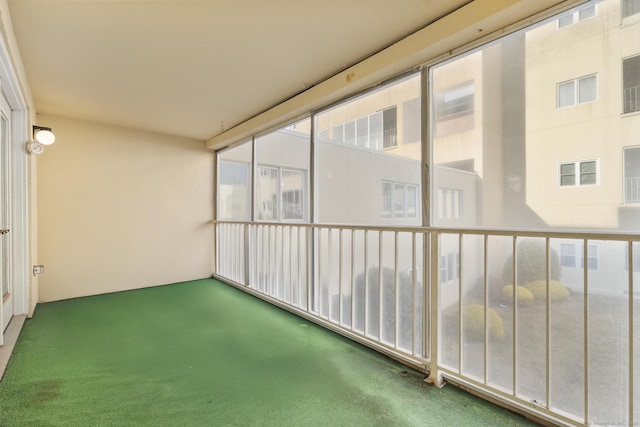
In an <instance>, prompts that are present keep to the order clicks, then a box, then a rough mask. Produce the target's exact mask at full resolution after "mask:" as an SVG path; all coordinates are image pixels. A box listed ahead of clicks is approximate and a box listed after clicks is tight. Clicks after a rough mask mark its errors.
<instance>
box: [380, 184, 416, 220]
mask: <svg viewBox="0 0 640 427" xmlns="http://www.w3.org/2000/svg"><path fill="white" fill-rule="evenodd" d="M398 188H401V191H402V197H403V200H402V208H401V209H396V208H397V206H396V189H398ZM409 189H412V190H413V197H412V199H413V205H414V206H415V209H413V211H410V210H409V205H410V204H411V203H410V202H409V198H410V196H411V194H410V193H411V192H410V191H409ZM419 190H420V187H419V186H418V184H409V183H405V182H397V181H390V180H386V179H383V180H382V197H381V200H382V208H381V212H382V214H381V217H382V218H383V219H417V218H418V206H420V204H419V200H418V198H419V197H420V191H419ZM387 191H389V192H390V198H389V197H387V194H386V192H387ZM387 200H390V205H389V209H387V206H386V201H387Z"/></svg>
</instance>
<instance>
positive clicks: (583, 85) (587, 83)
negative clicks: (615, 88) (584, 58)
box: [578, 76, 597, 103]
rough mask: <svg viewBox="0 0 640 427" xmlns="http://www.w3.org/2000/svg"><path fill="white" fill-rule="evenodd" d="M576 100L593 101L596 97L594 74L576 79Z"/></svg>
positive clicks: (581, 101)
mask: <svg viewBox="0 0 640 427" xmlns="http://www.w3.org/2000/svg"><path fill="white" fill-rule="evenodd" d="M578 87H579V91H578V102H580V103H583V102H591V101H595V100H596V97H597V87H596V76H590V77H585V78H584V79H580V80H579V81H578Z"/></svg>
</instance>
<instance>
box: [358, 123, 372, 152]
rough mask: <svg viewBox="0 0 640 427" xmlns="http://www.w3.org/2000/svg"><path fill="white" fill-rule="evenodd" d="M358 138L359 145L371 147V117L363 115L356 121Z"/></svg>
mask: <svg viewBox="0 0 640 427" xmlns="http://www.w3.org/2000/svg"><path fill="white" fill-rule="evenodd" d="M356 135H357V136H356V139H357V144H358V147H366V148H369V118H368V117H361V118H359V119H358V120H357V121H356Z"/></svg>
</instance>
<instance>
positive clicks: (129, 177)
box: [37, 115, 214, 302]
mask: <svg viewBox="0 0 640 427" xmlns="http://www.w3.org/2000/svg"><path fill="white" fill-rule="evenodd" d="M37 122H38V124H39V125H42V126H51V127H52V128H53V130H54V132H55V134H56V136H57V140H56V143H55V144H54V145H52V146H50V147H47V148H46V150H45V153H44V154H43V155H42V156H40V157H39V158H38V166H37V167H38V189H37V194H38V228H39V236H38V244H39V250H38V255H39V256H38V259H39V263H41V264H44V265H45V274H43V275H42V276H40V280H39V282H40V283H39V301H40V302H47V301H55V300H60V299H67V298H75V297H80V296H86V295H95V294H102V293H108V292H116V291H122V290H127V289H135V288H143V287H149V286H155V285H162V284H168V283H174V282H179V281H186V280H193V279H199V278H203V277H209V276H211V273H212V271H213V225H212V224H210V223H209V222H208V221H210V220H211V219H212V218H213V189H212V183H213V165H214V161H213V152H212V151H210V150H207V149H206V148H205V144H204V142H203V141H194V140H188V139H182V138H176V137H170V136H164V135H159V134H152V133H147V132H141V131H135V130H129V129H122V128H116V127H111V126H105V125H99V124H95V123H89V122H84V121H78V120H73V119H67V118H61V117H56V116H45V115H39V116H38V120H37Z"/></svg>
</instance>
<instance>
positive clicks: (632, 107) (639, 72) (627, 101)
mask: <svg viewBox="0 0 640 427" xmlns="http://www.w3.org/2000/svg"><path fill="white" fill-rule="evenodd" d="M622 84H623V98H624V112H625V113H632V112H634V111H640V55H637V56H634V57H631V58H627V59H625V60H623V61H622Z"/></svg>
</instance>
